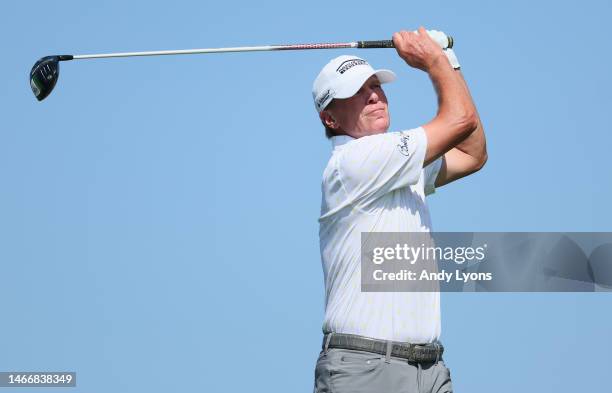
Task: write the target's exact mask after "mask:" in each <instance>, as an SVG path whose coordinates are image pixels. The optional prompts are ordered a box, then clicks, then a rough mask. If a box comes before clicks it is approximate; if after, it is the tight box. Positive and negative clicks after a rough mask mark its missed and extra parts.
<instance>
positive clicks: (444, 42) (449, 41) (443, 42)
mask: <svg viewBox="0 0 612 393" xmlns="http://www.w3.org/2000/svg"><path fill="white" fill-rule="evenodd" d="M428 33H429V34H430V36H432V38H434V39H435V40H436V42H437V43H438V44H439V45H440V46H441V47H442V48H443V49H446V48H452V47H453V38H452V37H451V36H447V35H445V34H444V33H442V32H435V33H432V32H428ZM345 48H365V49H369V48H394V45H393V41H392V40H380V41H356V42H342V43H319V44H294V45H262V46H239V47H230V48H203V49H182V50H160V51H149V52H119V53H100V54H92V55H74V56H70V55H67V56H65V58H60V60H72V59H75V60H79V59H103V58H109V57H135V56H168V55H194V54H204V53H228V52H261V51H278V50H307V49H345Z"/></svg>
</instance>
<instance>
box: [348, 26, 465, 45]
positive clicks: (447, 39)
mask: <svg viewBox="0 0 612 393" xmlns="http://www.w3.org/2000/svg"><path fill="white" fill-rule="evenodd" d="M427 33H428V34H429V36H430V37H431V38H432V39H433V40H434V41H436V42H437V43H438V45H440V46H441V47H442V49H446V48H452V47H453V44H454V41H453V37H451V36H450V35H446V34H444V33H443V32H441V31H435V30H432V31H428V32H427ZM357 48H365V49H369V48H370V49H371V48H395V45H393V41H392V40H382V41H357Z"/></svg>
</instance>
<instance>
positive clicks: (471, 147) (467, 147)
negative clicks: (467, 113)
mask: <svg viewBox="0 0 612 393" xmlns="http://www.w3.org/2000/svg"><path fill="white" fill-rule="evenodd" d="M454 73H455V77H456V79H457V80H458V81H459V83H461V85H462V86H463V87H464V89H465V91H466V92H467V94H468V95H470V92H469V89H468V87H467V83H466V82H465V79H464V78H463V74H462V73H461V71H459V70H457V71H454ZM470 101H472V98H471V95H470ZM472 102H473V101H472ZM474 110H475V116H476V121H477V125H476V129H475V130H474V132H472V133H471V134H470V135H469V136H468V137H467V138H465V139H464V140H463V141H461V142H460V143H458V144H457V145H456V146H455V148H456V149H458V150H459V151H461V152H463V153H465V154H467V155H469V156H471V157H473V158H474V159H475V160H476V161H477V162H478V163H479V164H480V165H479V166H480V167H481V166H482V165H484V163H485V162H486V160H487V144H486V139H485V134H484V128H483V126H482V122H481V120H480V116H479V115H478V111H477V110H476V107H475V106H474Z"/></svg>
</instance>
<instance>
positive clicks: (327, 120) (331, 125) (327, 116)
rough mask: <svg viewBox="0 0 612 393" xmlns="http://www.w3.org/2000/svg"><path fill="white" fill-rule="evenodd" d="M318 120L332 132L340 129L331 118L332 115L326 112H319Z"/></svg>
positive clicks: (332, 117)
mask: <svg viewBox="0 0 612 393" xmlns="http://www.w3.org/2000/svg"><path fill="white" fill-rule="evenodd" d="M319 118H320V119H321V121H322V122H323V124H325V125H326V126H327V127H328V128H331V129H332V130H336V129H338V128H339V127H340V124H338V121H336V119H335V118H334V116H332V114H331V113H330V112H329V111H328V110H324V111H321V113H319Z"/></svg>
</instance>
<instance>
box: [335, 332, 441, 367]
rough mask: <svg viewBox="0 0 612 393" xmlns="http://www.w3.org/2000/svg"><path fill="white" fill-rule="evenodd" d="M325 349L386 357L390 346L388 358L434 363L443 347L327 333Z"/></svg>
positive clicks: (439, 356) (436, 344)
mask: <svg viewBox="0 0 612 393" xmlns="http://www.w3.org/2000/svg"><path fill="white" fill-rule="evenodd" d="M326 344H327V348H341V349H353V350H357V351H366V352H372V353H377V354H379V355H387V350H388V347H389V346H390V347H391V348H390V350H391V351H390V352H391V354H390V356H394V357H398V358H402V359H407V360H408V361H411V362H419V363H426V362H435V361H438V360H440V359H441V358H442V353H444V346H442V344H439V343H431V344H410V343H407V342H399V341H385V340H377V339H374V338H369V337H363V336H357V335H354V334H344V333H327V334H325V336H324V337H323V350H325V349H326V348H325V346H326Z"/></svg>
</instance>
